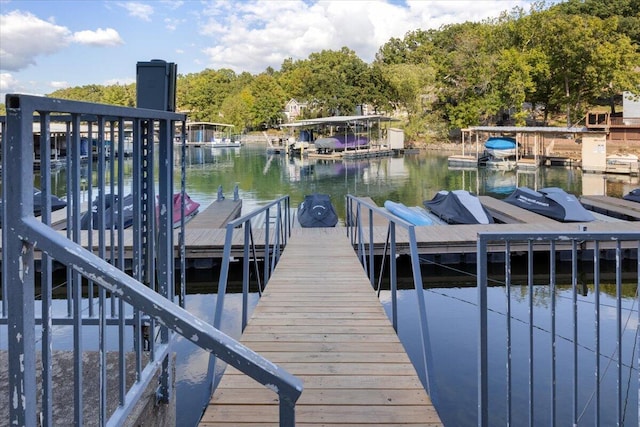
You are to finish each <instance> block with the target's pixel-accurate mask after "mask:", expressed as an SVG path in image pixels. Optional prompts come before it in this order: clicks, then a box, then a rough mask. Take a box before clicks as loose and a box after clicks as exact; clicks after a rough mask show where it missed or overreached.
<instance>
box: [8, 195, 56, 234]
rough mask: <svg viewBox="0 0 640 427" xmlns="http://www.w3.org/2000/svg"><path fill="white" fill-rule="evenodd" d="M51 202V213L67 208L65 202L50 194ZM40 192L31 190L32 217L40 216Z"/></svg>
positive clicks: (41, 206)
mask: <svg viewBox="0 0 640 427" xmlns="http://www.w3.org/2000/svg"><path fill="white" fill-rule="evenodd" d="M49 200H51V212H53V211H57V210H59V209H62V208H64V207H66V206H67V202H66V201H64V200H62V199H61V198H59V197H58V196H56V195H54V194H52V195H51V196H50V197H49ZM42 208H43V205H42V191H40V189H38V188H34V189H33V215H35V216H40V215H42ZM1 226H2V200H0V227H1Z"/></svg>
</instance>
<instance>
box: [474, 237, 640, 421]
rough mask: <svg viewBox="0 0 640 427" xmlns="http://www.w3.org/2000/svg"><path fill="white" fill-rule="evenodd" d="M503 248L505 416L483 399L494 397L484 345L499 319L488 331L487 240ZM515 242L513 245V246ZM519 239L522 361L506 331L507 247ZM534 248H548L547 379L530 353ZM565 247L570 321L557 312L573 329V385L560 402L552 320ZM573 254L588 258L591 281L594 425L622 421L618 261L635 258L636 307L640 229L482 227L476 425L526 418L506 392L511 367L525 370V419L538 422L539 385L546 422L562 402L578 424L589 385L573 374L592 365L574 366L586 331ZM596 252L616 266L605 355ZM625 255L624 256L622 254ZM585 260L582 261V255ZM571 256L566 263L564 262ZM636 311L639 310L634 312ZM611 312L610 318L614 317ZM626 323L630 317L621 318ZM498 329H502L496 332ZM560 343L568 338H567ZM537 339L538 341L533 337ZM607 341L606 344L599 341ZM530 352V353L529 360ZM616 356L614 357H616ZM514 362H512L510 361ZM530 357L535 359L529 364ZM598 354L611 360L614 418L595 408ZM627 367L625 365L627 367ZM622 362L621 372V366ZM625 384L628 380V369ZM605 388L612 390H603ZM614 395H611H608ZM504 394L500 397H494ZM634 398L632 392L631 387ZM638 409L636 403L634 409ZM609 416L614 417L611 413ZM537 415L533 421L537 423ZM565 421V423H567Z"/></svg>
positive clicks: (509, 317)
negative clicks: (581, 328)
mask: <svg viewBox="0 0 640 427" xmlns="http://www.w3.org/2000/svg"><path fill="white" fill-rule="evenodd" d="M496 243H497V244H500V245H504V254H505V296H506V316H505V319H506V325H505V326H504V327H505V331H504V333H505V335H506V349H505V351H506V361H507V363H506V367H505V375H506V378H505V379H504V381H505V383H506V396H505V411H504V414H503V413H502V412H500V411H497V412H496V411H491V413H490V411H489V407H490V404H489V398H490V397H493V395H490V393H489V378H491V379H492V381H493V382H495V381H497V378H496V377H497V376H496V375H495V373H494V374H492V373H491V372H490V371H491V368H490V364H489V342H491V341H496V340H495V339H493V340H489V335H490V334H491V333H497V324H496V323H495V322H492V326H491V330H489V322H488V314H489V313H490V312H492V311H493V312H495V307H492V308H491V309H490V308H489V302H488V293H487V290H488V283H489V278H488V255H487V253H488V251H489V246H490V245H495V244H496ZM514 243H515V244H514ZM522 243H526V244H527V246H528V249H527V253H526V255H527V264H528V265H527V269H528V276H527V283H526V285H522V286H526V287H527V289H528V291H527V294H528V295H527V296H526V298H528V301H527V302H528V305H529V307H528V320H527V321H526V322H525V323H526V325H527V327H528V337H527V338H528V339H527V341H526V343H525V344H524V346H525V348H520V349H518V350H519V352H522V353H526V355H527V356H526V357H527V358H528V361H522V360H519V361H518V360H515V357H514V353H517V352H516V351H514V346H513V341H514V340H515V338H517V336H515V335H514V334H513V333H512V322H515V320H514V315H513V314H512V310H511V298H512V297H511V288H512V285H513V284H512V283H511V256H512V252H514V251H513V250H512V245H513V247H515V246H519V247H520V248H521V247H522V245H521V244H522ZM534 245H536V246H538V247H541V246H545V247H547V248H548V251H549V261H550V262H549V279H550V281H549V285H548V286H549V291H550V295H551V297H550V302H549V318H548V319H544V318H543V319H542V320H541V321H543V322H548V325H549V326H548V328H549V336H550V343H549V348H550V353H549V355H548V357H549V362H550V364H549V374H548V375H549V377H545V375H544V374H543V373H539V372H538V369H539V367H540V366H541V365H544V363H543V362H544V361H543V359H542V356H538V355H535V353H534V346H538V345H539V343H534V334H535V333H536V332H539V331H538V329H539V327H538V326H536V325H535V323H534V320H535V319H534V306H533V299H534V296H535V292H534V287H533V286H534V285H533V273H534V270H533V266H534V260H533V251H534ZM560 251H564V252H567V253H569V254H570V255H571V258H570V263H571V271H572V273H571V276H572V283H571V288H572V289H571V292H572V303H571V308H570V311H571V312H572V315H571V317H570V319H568V317H569V316H566V317H563V326H565V327H566V326H567V323H569V324H570V326H571V327H572V328H571V329H572V335H571V337H570V338H569V343H570V346H569V347H571V349H570V350H569V349H566V351H570V352H571V354H570V356H571V360H572V362H571V363H572V364H573V367H572V370H573V372H572V373H571V376H572V380H571V382H572V384H571V387H570V389H571V393H570V398H567V399H566V402H565V401H564V400H563V399H564V398H565V396H566V395H568V394H569V393H563V392H561V391H560V390H562V389H564V387H560V385H559V384H558V381H557V379H558V378H557V377H558V371H557V368H556V364H557V363H558V361H557V354H558V353H559V351H557V350H556V347H557V346H558V344H559V341H560V339H559V335H558V334H557V332H556V323H557V322H558V319H557V317H558V316H556V253H557V252H560ZM579 251H581V252H583V253H586V256H587V259H589V258H590V259H589V261H590V262H592V263H593V267H592V268H593V276H594V278H593V280H594V302H593V304H592V305H593V313H594V317H595V322H594V323H593V325H594V329H595V331H594V332H595V333H594V341H595V346H594V349H593V353H594V359H595V361H594V363H593V372H594V373H595V382H594V383H593V397H594V398H593V407H594V414H593V425H622V424H624V415H625V414H624V410H623V400H624V399H623V388H624V383H623V381H622V369H623V366H625V362H624V361H623V348H624V347H623V337H622V330H623V326H622V325H623V323H625V321H626V320H625V319H623V316H622V293H621V291H622V275H621V274H622V273H621V272H622V269H623V268H622V265H623V260H624V259H625V258H626V259H627V260H630V261H631V260H634V261H635V262H636V263H637V266H636V301H635V302H636V304H638V305H639V306H640V274H639V273H638V272H639V271H640V258H638V254H640V232H614V231H612V232H587V231H586V230H585V231H579V232H571V233H566V232H565V233H545V232H538V233H532V232H527V233H517V232H501V233H492V232H481V233H478V241H477V254H478V256H477V288H478V314H479V317H478V358H477V362H478V374H477V375H478V391H477V397H478V414H477V416H478V419H477V425H478V426H488V425H495V422H496V421H495V420H496V418H497V419H504V420H505V425H514V424H516V423H522V422H523V421H524V420H522V419H520V420H515V419H514V416H515V414H519V415H520V416H523V415H524V411H522V410H519V411H517V412H515V411H514V408H513V401H514V399H513V398H512V393H513V388H512V376H513V375H514V374H515V369H514V366H521V367H525V368H526V372H527V376H528V388H527V391H526V394H527V396H526V397H527V398H528V408H527V413H526V415H527V417H528V424H529V425H537V424H539V423H540V420H538V417H540V416H541V415H542V414H540V413H536V411H535V406H537V405H536V404H534V394H535V389H537V388H539V387H543V388H544V391H545V395H547V396H549V403H548V408H547V409H545V410H544V412H543V414H544V417H548V421H549V423H548V424H549V425H556V424H557V423H558V420H557V415H556V413H557V409H558V408H559V407H560V406H559V405H562V406H563V407H569V406H570V407H571V425H580V424H581V422H582V420H581V419H580V415H579V412H580V411H579V400H580V399H579V391H580V393H584V392H585V391H586V390H587V387H589V386H590V385H591V384H585V383H584V382H581V381H580V380H579V375H578V371H579V370H586V371H588V370H589V369H590V367H591V365H590V364H589V362H588V361H586V360H585V361H583V360H582V359H581V361H580V369H578V353H579V352H580V351H581V350H582V349H581V345H580V344H579V342H580V336H583V335H584V332H581V334H580V335H578V312H579V307H578V298H577V296H578V295H579V294H580V293H581V292H580V290H579V285H578V277H579V274H578V270H579V268H578V261H579V255H578V254H579ZM602 251H611V252H612V256H614V259H615V261H614V262H615V269H616V279H615V282H616V283H615V287H616V307H615V315H614V317H615V328H616V331H615V332H613V335H614V336H615V351H614V352H613V355H609V356H605V355H602V354H601V350H600V347H601V341H603V340H605V338H604V337H603V336H602V335H603V332H604V330H602V331H601V329H600V320H601V316H602V314H601V310H602V307H601V305H600V285H601V283H600V269H601V252H602ZM625 253H626V255H625ZM583 259H584V258H583ZM567 261H569V260H567ZM639 312H640V311H639ZM612 314H613V313H610V314H609V315H612ZM638 316H639V317H638V319H637V320H636V321H638V323H637V324H636V326H635V330H636V333H635V338H634V341H635V342H633V341H632V342H631V343H629V342H628V341H629V340H627V342H626V343H624V344H625V345H626V346H627V348H630V347H633V346H635V347H636V348H640V314H639V315H638ZM627 320H628V319H627ZM500 333H502V332H500ZM565 340H566V338H565ZM536 341H537V340H536ZM604 342H606V341H604ZM534 355H535V357H534ZM616 355H617V356H616ZM512 359H513V360H512ZM534 359H535V360H536V362H535V363H534ZM603 359H605V360H606V359H608V360H609V361H610V362H611V361H613V360H615V362H616V374H615V375H616V389H615V396H616V399H617V405H616V410H615V421H614V420H612V419H611V418H607V419H606V420H605V419H604V418H603V416H602V413H601V411H600V399H601V395H603V396H604V393H605V392H606V391H605V390H606V386H605V385H603V384H602V379H603V376H604V372H603V371H602V368H601V365H604V363H603ZM627 367H628V366H627ZM627 367H625V369H626V368H627ZM629 376H630V377H629V384H631V381H632V380H631V376H632V375H631V372H630V373H629ZM608 390H609V391H610V392H611V391H612V390H610V389H608ZM611 395H613V393H611ZM500 397H502V396H500ZM636 397H637V392H636ZM518 401H520V402H524V401H525V399H524V398H522V396H519V399H518ZM637 409H640V405H638V408H636V411H637ZM490 415H491V416H492V417H496V418H493V419H490ZM612 418H613V416H612ZM536 420H537V422H536ZM567 421H568V420H567Z"/></svg>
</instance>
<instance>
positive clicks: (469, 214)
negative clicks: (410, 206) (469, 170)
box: [424, 190, 494, 224]
mask: <svg viewBox="0 0 640 427" xmlns="http://www.w3.org/2000/svg"><path fill="white" fill-rule="evenodd" d="M424 207H425V208H427V209H428V210H430V211H431V212H432V213H433V214H434V215H437V216H438V217H439V218H440V219H442V220H443V221H445V222H447V223H449V224H493V223H494V221H493V217H492V216H491V214H490V213H489V211H488V210H487V209H486V208H485V207H484V206H483V205H482V203H480V200H479V199H478V197H477V196H475V195H473V194H471V193H469V192H468V191H466V190H454V191H446V190H442V191H439V192H438V193H437V194H436V195H435V196H434V197H433V199H431V200H429V201H425V202H424Z"/></svg>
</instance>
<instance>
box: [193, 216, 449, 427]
mask: <svg viewBox="0 0 640 427" xmlns="http://www.w3.org/2000/svg"><path fill="white" fill-rule="evenodd" d="M241 342H242V343H243V344H245V345H247V346H248V347H249V348H251V349H252V350H254V351H256V352H258V353H260V354H261V355H263V356H264V357H266V358H267V359H269V360H270V361H272V362H274V363H276V364H278V365H279V366H281V367H283V368H284V369H286V370H288V371H289V372H291V373H292V374H294V375H297V376H299V377H300V378H301V379H302V380H303V382H304V391H303V393H302V395H301V397H300V399H299V400H298V403H297V405H296V425H297V426H302V427H304V426H311V425H323V426H329V425H334V426H338V425H339V426H349V425H353V426H356V425H357V426H365V425H376V426H384V425H388V426H391V425H394V426H397V425H405V426H408V425H420V426H436V425H442V423H441V421H440V418H439V416H438V414H437V412H436V410H435V408H434V407H433V405H432V404H431V401H430V399H429V396H428V395H427V393H426V392H425V391H424V389H423V386H422V383H421V382H420V380H419V378H418V375H417V374H416V371H415V369H414V367H413V365H412V364H411V362H410V361H409V358H408V356H407V354H406V352H405V350H404V347H403V346H402V344H401V343H400V341H399V339H398V337H397V335H396V333H395V331H394V330H393V328H392V327H391V324H390V322H389V320H388V318H387V316H386V314H385V312H384V310H383V308H382V305H381V303H380V302H379V300H378V299H377V297H376V294H375V292H374V291H373V289H372V288H371V285H370V283H369V281H368V279H367V277H366V275H365V273H364V271H363V269H362V267H361V265H360V263H359V262H358V260H357V257H356V255H355V252H354V250H353V247H352V246H351V245H350V243H349V240H348V239H347V237H346V236H345V234H344V229H343V228H328V229H327V228H324V229H303V228H300V229H296V230H294V233H293V236H292V238H291V240H290V241H289V243H288V244H287V247H286V248H285V250H284V253H283V256H282V258H281V259H280V262H279V263H278V265H277V266H276V269H275V272H274V275H273V276H272V278H271V280H270V281H269V284H268V286H267V288H266V291H265V293H264V295H263V296H262V298H261V300H260V302H259V303H258V306H257V307H256V309H255V311H254V313H253V315H252V317H251V320H250V321H249V323H248V325H247V328H246V329H245V331H244V334H243V335H242V338H241ZM238 425H247V426H248V425H251V426H276V425H278V402H277V395H276V394H275V393H274V392H273V391H271V390H269V389H267V388H265V387H263V386H261V385H260V384H258V383H257V382H255V381H253V380H251V379H250V378H248V377H247V376H245V375H242V374H240V373H239V372H238V371H235V370H233V369H227V372H225V374H224V376H223V377H222V380H221V382H220V385H219V386H218V388H217V390H216V392H215V393H214V395H213V398H212V400H211V402H210V404H209V406H208V407H207V409H206V411H205V413H204V416H203V417H202V419H201V421H200V426H207V427H213V426H238Z"/></svg>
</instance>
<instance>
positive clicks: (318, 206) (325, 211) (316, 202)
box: [298, 193, 338, 228]
mask: <svg viewBox="0 0 640 427" xmlns="http://www.w3.org/2000/svg"><path fill="white" fill-rule="evenodd" d="M298 222H299V223H300V225H301V226H302V227H306V228H318V227H335V225H336V224H337V223H338V215H337V214H336V211H335V209H334V208H333V205H332V204H331V199H330V197H329V195H328V194H319V193H314V194H310V195H307V196H305V197H304V200H303V201H302V203H300V205H298Z"/></svg>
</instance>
